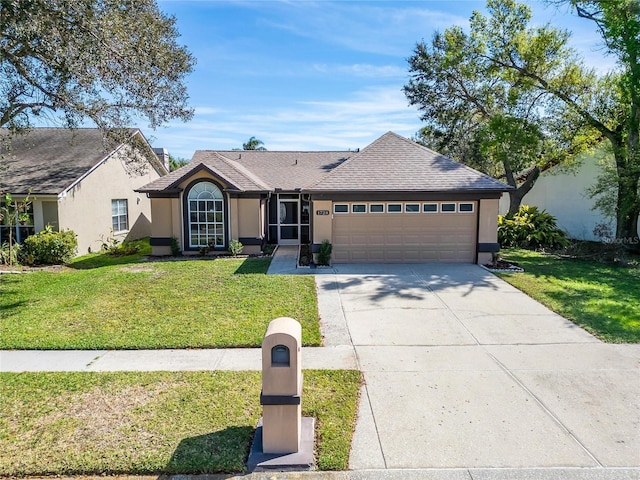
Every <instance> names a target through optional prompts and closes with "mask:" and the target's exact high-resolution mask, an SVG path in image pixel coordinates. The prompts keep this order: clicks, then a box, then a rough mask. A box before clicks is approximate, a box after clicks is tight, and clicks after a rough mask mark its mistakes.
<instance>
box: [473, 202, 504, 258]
mask: <svg viewBox="0 0 640 480" xmlns="http://www.w3.org/2000/svg"><path fill="white" fill-rule="evenodd" d="M499 207H500V200H499V199H497V198H496V199H484V200H480V215H479V218H478V222H479V223H478V243H498V210H499ZM491 258H492V255H491V253H489V252H479V253H478V263H479V264H484V263H489V262H490V261H491Z"/></svg>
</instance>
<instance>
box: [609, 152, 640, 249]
mask: <svg viewBox="0 0 640 480" xmlns="http://www.w3.org/2000/svg"><path fill="white" fill-rule="evenodd" d="M627 154H628V155H633V154H634V152H633V151H631V152H628V153H627ZM614 156H615V160H616V168H617V173H618V196H617V200H616V239H617V241H618V242H620V243H622V244H624V245H627V246H628V247H629V248H631V249H633V250H640V239H639V238H638V215H640V198H639V192H638V187H639V186H640V166H638V165H636V163H637V162H636V161H634V159H628V158H626V155H624V153H623V152H621V151H614Z"/></svg>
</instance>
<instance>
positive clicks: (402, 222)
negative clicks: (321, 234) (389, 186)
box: [332, 202, 477, 263]
mask: <svg viewBox="0 0 640 480" xmlns="http://www.w3.org/2000/svg"><path fill="white" fill-rule="evenodd" d="M476 208H477V205H476V203H475V202H432V203H418V204H416V203H386V204H373V203H367V204H363V203H350V204H346V203H335V204H334V215H333V242H332V243H333V254H332V261H333V262H335V263H352V262H353V263H357V262H384V263H414V262H469V263H473V262H474V261H475V254H476V230H477V227H476V221H477V220H476V219H477V217H476V213H475V209H476ZM345 210H346V211H345Z"/></svg>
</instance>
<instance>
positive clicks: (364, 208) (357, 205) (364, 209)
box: [351, 203, 367, 215]
mask: <svg viewBox="0 0 640 480" xmlns="http://www.w3.org/2000/svg"><path fill="white" fill-rule="evenodd" d="M356 207H362V208H363V210H362V211H361V212H356V210H355V208H356ZM351 213H353V214H355V215H362V214H363V213H367V204H366V203H352V204H351Z"/></svg>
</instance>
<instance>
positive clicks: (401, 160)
mask: <svg viewBox="0 0 640 480" xmlns="http://www.w3.org/2000/svg"><path fill="white" fill-rule="evenodd" d="M509 188H510V187H508V186H507V185H505V184H503V183H502V182H499V181H498V180H495V179H494V178H491V177H489V176H488V175H485V174H483V173H480V172H478V171H477V170H474V169H472V168H470V167H467V166H466V165H463V164H461V163H459V162H456V161H455V160H452V159H450V158H448V157H445V156H443V155H441V154H439V153H436V152H434V151H433V150H429V149H428V148H426V147H423V146H422V145H419V144H417V143H415V142H412V141H411V140H408V139H406V138H404V137H401V136H399V135H397V134H395V133H393V132H388V133H386V134H384V135H383V136H382V137H380V138H379V139H377V140H376V141H375V142H373V143H372V144H371V145H369V146H368V147H366V148H365V149H363V150H362V151H361V152H359V153H357V154H355V155H353V156H352V157H351V158H350V159H349V160H347V161H346V162H344V163H343V164H342V165H340V166H339V167H337V168H336V169H334V170H333V171H332V172H331V173H330V174H329V175H327V176H326V177H325V178H323V179H321V180H319V181H318V182H317V183H315V184H314V185H311V186H309V187H308V188H307V190H308V191H310V192H338V191H340V192H343V191H352V192H353V191H366V192H389V191H397V192H412V191H422V192H424V191H427V192H448V191H505V190H508V189H509Z"/></svg>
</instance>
